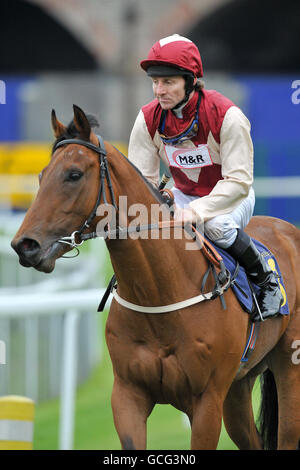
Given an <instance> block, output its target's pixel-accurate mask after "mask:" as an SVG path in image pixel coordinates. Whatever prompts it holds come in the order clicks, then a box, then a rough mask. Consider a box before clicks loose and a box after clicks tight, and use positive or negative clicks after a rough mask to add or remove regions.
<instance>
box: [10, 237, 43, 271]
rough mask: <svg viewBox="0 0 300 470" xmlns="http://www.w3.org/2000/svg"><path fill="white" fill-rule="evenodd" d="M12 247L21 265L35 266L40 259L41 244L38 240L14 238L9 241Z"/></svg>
mask: <svg viewBox="0 0 300 470" xmlns="http://www.w3.org/2000/svg"><path fill="white" fill-rule="evenodd" d="M11 246H12V248H13V249H14V250H15V251H16V252H17V254H18V255H19V257H20V263H21V264H22V265H23V266H26V267H29V266H35V265H36V264H38V263H39V261H40V256H41V246H40V244H39V242H37V241H36V240H34V239H32V238H25V237H23V238H21V239H19V240H16V239H14V240H13V241H12V242H11Z"/></svg>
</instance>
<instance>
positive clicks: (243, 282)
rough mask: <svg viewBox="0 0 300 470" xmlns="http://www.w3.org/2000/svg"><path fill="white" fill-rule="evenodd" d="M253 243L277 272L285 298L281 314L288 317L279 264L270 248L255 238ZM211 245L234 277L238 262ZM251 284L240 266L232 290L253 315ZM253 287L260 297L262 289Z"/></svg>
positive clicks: (284, 294)
mask: <svg viewBox="0 0 300 470" xmlns="http://www.w3.org/2000/svg"><path fill="white" fill-rule="evenodd" d="M252 241H253V243H254V244H255V246H256V248H257V249H258V251H259V252H260V253H261V254H262V255H263V257H264V258H265V260H266V262H267V263H268V264H269V266H270V267H271V269H272V270H273V271H274V272H275V274H278V275H279V278H278V279H277V282H278V283H279V286H280V290H281V293H282V295H283V297H284V301H283V304H282V306H281V307H280V311H279V313H280V314H282V315H288V314H289V306H288V301H287V296H286V291H285V288H284V283H283V279H282V276H281V273H280V269H279V266H278V263H277V261H276V259H275V257H274V256H273V255H272V253H271V252H270V250H268V248H266V247H265V246H264V245H263V244H262V243H260V242H259V241H257V240H255V239H254V238H252ZM210 242H211V241H210ZM211 244H212V245H213V246H214V247H215V249H216V250H217V251H218V252H219V253H220V255H221V256H222V258H223V261H224V264H225V266H226V268H227V269H228V271H229V272H230V274H231V277H233V276H234V273H235V269H236V265H237V263H236V260H235V259H234V258H232V256H231V255H229V254H228V253H227V252H226V251H225V250H222V248H220V247H219V246H216V245H215V244H214V243H213V242H211ZM249 282H250V281H249V280H248V278H247V276H246V273H245V270H244V268H242V267H241V266H239V271H238V274H237V276H236V278H235V281H234V283H233V284H232V290H233V292H234V293H235V295H236V297H237V299H238V301H239V303H240V304H241V306H242V307H243V309H244V310H246V312H248V313H252V312H253V311H254V310H255V304H254V300H253V296H252V292H251V287H250V285H249ZM237 286H238V287H237ZM251 286H252V288H253V290H254V292H255V294H256V296H258V294H259V292H260V288H259V287H258V286H257V285H256V284H253V283H252V282H251ZM239 287H240V289H239Z"/></svg>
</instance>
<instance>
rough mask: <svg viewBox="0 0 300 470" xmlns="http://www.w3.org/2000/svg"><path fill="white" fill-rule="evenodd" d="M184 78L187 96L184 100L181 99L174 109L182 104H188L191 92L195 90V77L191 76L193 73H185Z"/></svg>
mask: <svg viewBox="0 0 300 470" xmlns="http://www.w3.org/2000/svg"><path fill="white" fill-rule="evenodd" d="M183 78H184V80H185V85H184V89H185V96H184V98H183V100H181V101H179V103H177V104H176V106H174V108H172V110H173V109H178V108H181V106H182V105H184V104H186V103H187V102H188V100H189V99H190V94H191V93H192V91H193V90H195V85H194V84H193V83H194V77H193V76H191V75H184V77H183Z"/></svg>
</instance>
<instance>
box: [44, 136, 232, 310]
mask: <svg viewBox="0 0 300 470" xmlns="http://www.w3.org/2000/svg"><path fill="white" fill-rule="evenodd" d="M97 138H98V142H99V146H96V145H94V144H92V143H91V142H88V141H85V140H82V139H77V138H72V139H65V140H61V141H59V142H57V143H56V144H55V145H54V148H53V152H52V153H54V152H55V151H56V150H57V149H58V148H60V147H62V146H64V145H69V144H77V145H81V146H84V147H86V148H89V149H91V150H93V151H94V152H96V153H97V154H98V155H99V163H100V186H99V191H98V196H97V200H96V203H95V206H94V208H93V210H92V212H91V213H90V215H89V216H88V218H87V219H86V221H85V222H84V223H83V224H82V226H81V227H80V228H79V229H78V230H75V231H74V232H73V233H72V234H71V235H70V236H66V237H62V238H60V239H58V240H57V242H58V243H65V244H67V245H69V246H71V247H72V248H75V249H76V250H77V254H76V255H75V256H77V255H78V254H79V250H78V248H77V247H78V246H80V245H82V244H83V242H84V241H86V240H91V239H94V238H108V239H109V238H111V237H115V235H122V234H125V233H139V232H142V231H151V230H162V229H166V228H176V227H178V228H182V229H183V230H186V231H187V232H188V233H189V234H190V235H191V237H192V238H194V239H195V240H196V241H197V243H198V245H199V248H200V250H202V251H203V254H204V255H205V256H206V258H207V259H208V260H209V262H210V266H209V269H208V271H207V273H206V274H205V275H204V277H206V279H207V276H208V273H209V271H210V270H211V268H213V274H214V277H215V280H216V286H215V289H214V290H213V291H212V292H209V293H206V294H200V295H199V296H196V297H193V298H191V299H187V300H185V301H181V302H177V303H175V304H172V305H165V306H160V307H142V306H139V305H135V304H131V303H130V302H127V301H126V300H124V299H122V298H121V297H120V296H119V295H118V294H117V291H116V288H115V284H114V283H113V285H111V286H110V292H113V293H114V297H115V299H116V300H117V301H118V302H119V303H120V304H121V305H123V306H126V307H127V308H130V309H131V310H135V311H140V312H144V313H164V312H170V311H174V310H178V309H179V308H184V307H187V306H190V305H194V304H195V303H198V302H201V301H202V300H209V299H213V298H216V297H218V296H222V294H223V293H224V292H225V291H226V290H227V289H228V288H229V287H230V284H231V280H230V274H229V272H228V270H227V269H226V268H225V265H224V262H223V259H222V257H221V256H220V254H219V253H218V252H217V251H216V250H215V248H214V247H213V246H212V245H211V244H210V243H209V241H208V240H206V238H205V237H204V236H203V235H202V234H201V233H200V232H199V231H198V230H196V228H195V227H194V226H193V225H192V224H191V223H186V222H184V221H177V220H169V221H161V222H158V223H157V224H148V225H137V226H133V227H125V228H124V227H118V228H116V229H114V230H110V229H109V228H108V230H105V231H103V232H90V233H83V232H84V230H86V229H87V228H89V227H90V224H91V222H92V220H93V219H94V218H95V217H96V213H97V208H98V206H99V204H100V201H101V198H103V202H104V204H107V203H108V201H107V196H106V188H105V182H106V183H107V186H108V189H109V193H110V197H111V201H112V205H113V207H114V208H115V210H116V211H117V210H118V206H117V204H116V200H115V195H114V191H113V187H112V182H111V177H110V172H109V166H108V162H107V158H106V156H107V152H106V150H105V146H104V141H103V138H102V137H101V136H99V135H97ZM215 267H217V268H218V269H220V272H219V273H218V274H217V273H216V272H215ZM206 279H205V280H206ZM202 284H203V283H202ZM202 287H204V284H203V285H202ZM222 300H223V299H222ZM223 307H224V303H223Z"/></svg>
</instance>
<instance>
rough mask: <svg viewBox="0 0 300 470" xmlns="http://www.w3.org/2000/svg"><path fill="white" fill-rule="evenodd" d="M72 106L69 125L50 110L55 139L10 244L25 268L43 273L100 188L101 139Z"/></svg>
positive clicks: (92, 120)
mask: <svg viewBox="0 0 300 470" xmlns="http://www.w3.org/2000/svg"><path fill="white" fill-rule="evenodd" d="M73 110H74V117H73V120H72V121H71V123H70V124H69V125H68V126H65V125H63V124H62V123H61V122H60V121H59V120H58V119H57V117H56V114H55V111H54V110H53V111H52V116H51V118H52V119H51V121H52V127H53V131H54V136H55V138H56V141H55V143H54V145H53V150H52V155H51V159H50V162H49V164H48V165H47V166H46V167H45V168H44V169H43V170H42V172H41V173H40V175H39V183H40V186H39V190H38V193H37V196H36V198H35V200H34V202H33V204H32V206H31V207H30V208H29V210H28V212H27V213H26V216H25V218H24V221H23V223H22V225H21V227H20V228H19V230H18V232H17V234H16V235H15V237H14V239H13V241H12V243H11V244H12V247H13V249H14V250H15V251H16V252H17V254H18V255H19V261H20V263H21V264H22V265H23V266H25V267H34V268H35V269H37V270H39V271H43V272H51V271H52V270H53V269H54V267H55V261H56V259H57V258H59V257H61V256H62V255H63V254H65V253H66V252H67V251H69V250H70V249H71V247H70V246H69V245H67V244H65V243H59V240H60V239H61V238H62V237H64V236H66V235H68V234H70V233H71V232H73V231H74V230H77V229H79V228H80V227H82V224H84V221H85V220H86V219H87V216H88V215H89V214H90V213H91V212H92V211H93V208H94V206H95V201H96V200H97V194H98V192H99V184H100V182H99V166H100V165H99V154H97V153H96V152H94V151H93V146H95V147H98V146H99V142H98V138H97V136H96V135H95V134H94V132H93V130H92V128H93V127H95V126H96V125H97V124H98V123H97V122H96V120H95V118H93V117H91V116H88V117H87V116H86V115H85V113H84V112H83V111H82V110H81V109H80V108H79V107H78V106H75V105H74V106H73ZM64 141H66V145H64ZM67 142H69V143H67ZM85 143H86V145H85Z"/></svg>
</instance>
